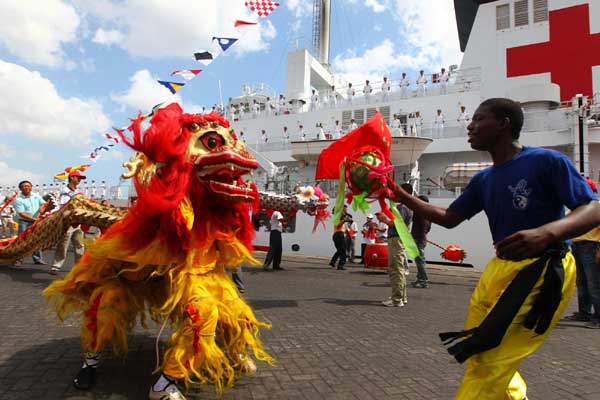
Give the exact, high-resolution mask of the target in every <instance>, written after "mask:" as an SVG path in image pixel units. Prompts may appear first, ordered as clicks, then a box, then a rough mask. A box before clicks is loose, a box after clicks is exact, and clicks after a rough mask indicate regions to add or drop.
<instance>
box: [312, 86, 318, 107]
mask: <svg viewBox="0 0 600 400" xmlns="http://www.w3.org/2000/svg"><path fill="white" fill-rule="evenodd" d="M318 106H319V95H318V94H317V91H316V90H315V89H313V90H312V95H311V96H310V111H316V110H317V108H318Z"/></svg>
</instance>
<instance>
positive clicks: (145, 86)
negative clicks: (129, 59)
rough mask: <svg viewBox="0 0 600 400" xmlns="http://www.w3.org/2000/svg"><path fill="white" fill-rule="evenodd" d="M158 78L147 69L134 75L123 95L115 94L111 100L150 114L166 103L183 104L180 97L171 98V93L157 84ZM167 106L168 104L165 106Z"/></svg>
mask: <svg viewBox="0 0 600 400" xmlns="http://www.w3.org/2000/svg"><path fill="white" fill-rule="evenodd" d="M156 80H157V78H156V77H153V76H152V75H151V74H150V71H148V70H147V69H142V70H139V71H137V72H136V73H134V74H133V76H132V77H131V78H129V81H130V82H131V86H129V88H128V89H127V91H125V92H124V93H121V94H113V95H111V98H112V99H113V100H114V101H116V102H117V103H119V104H121V105H122V106H123V107H131V108H133V109H134V110H135V111H136V112H142V113H146V112H149V111H150V110H151V109H152V107H154V106H155V105H156V104H158V103H161V102H163V101H165V100H166V99H168V100H167V102H168V103H173V102H176V103H181V99H180V98H179V96H178V95H174V96H172V97H169V91H168V89H167V88H165V87H164V86H162V85H159V84H158V82H156ZM165 105H166V104H165Z"/></svg>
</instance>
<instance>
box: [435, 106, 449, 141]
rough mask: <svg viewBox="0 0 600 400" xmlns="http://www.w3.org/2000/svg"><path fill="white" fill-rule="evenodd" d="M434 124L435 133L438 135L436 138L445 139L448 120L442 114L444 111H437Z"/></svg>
mask: <svg viewBox="0 0 600 400" xmlns="http://www.w3.org/2000/svg"><path fill="white" fill-rule="evenodd" d="M433 122H434V125H435V133H436V135H437V136H436V137H438V138H441V137H444V124H445V123H446V119H445V117H444V114H443V113H442V110H440V109H438V110H437V114H436V115H435V119H434V121H433Z"/></svg>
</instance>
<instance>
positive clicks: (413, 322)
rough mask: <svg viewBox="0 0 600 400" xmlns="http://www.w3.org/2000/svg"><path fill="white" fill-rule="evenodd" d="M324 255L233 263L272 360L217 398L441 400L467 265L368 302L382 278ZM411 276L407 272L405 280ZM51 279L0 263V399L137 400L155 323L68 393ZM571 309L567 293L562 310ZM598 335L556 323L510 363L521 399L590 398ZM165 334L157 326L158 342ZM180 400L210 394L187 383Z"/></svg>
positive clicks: (69, 354)
mask: <svg viewBox="0 0 600 400" xmlns="http://www.w3.org/2000/svg"><path fill="white" fill-rule="evenodd" d="M45 256H46V260H51V259H52V253H51V252H49V253H48V254H46V255H45ZM28 261H30V260H28ZM327 261H328V260H325V259H320V258H310V257H301V256H298V255H286V256H285V257H284V260H283V262H282V266H283V267H284V268H286V269H285V270H284V271H276V272H273V271H267V272H265V271H263V270H262V268H260V267H252V268H244V273H243V279H244V283H245V284H246V292H245V296H246V298H247V300H248V301H249V302H250V303H251V304H252V306H253V308H254V310H255V312H256V314H257V316H258V317H259V318H260V319H262V320H266V321H269V322H271V323H272V324H273V328H272V329H271V330H268V331H264V332H263V334H262V339H263V341H264V344H265V346H266V350H267V351H268V352H269V353H270V354H271V355H273V356H274V357H275V358H276V360H277V363H276V365H275V366H272V367H271V366H268V365H264V364H261V363H259V364H258V367H259V369H258V371H257V373H256V374H255V375H253V376H246V377H242V378H241V379H240V380H239V381H238V382H236V385H235V387H234V388H233V389H231V390H229V391H227V392H225V393H224V394H223V396H222V397H221V398H223V399H310V400H313V399H328V400H329V399H344V400H345V399H361V400H363V399H451V398H452V396H453V393H454V391H455V390H456V388H457V386H458V385H459V383H460V380H461V377H462V373H463V366H461V365H459V364H457V363H456V362H455V361H454V359H453V358H452V357H451V356H450V355H448V353H447V352H446V350H445V348H444V347H443V346H442V345H441V344H440V342H439V339H438V336H437V334H438V332H442V331H449V330H460V329H461V328H462V324H463V321H464V317H465V313H466V309H467V304H468V300H469V296H470V294H471V292H472V290H473V288H474V287H475V284H476V283H477V280H478V278H479V272H478V271H475V270H472V269H464V268H456V267H444V266H442V267H438V266H432V267H430V270H429V275H430V281H431V282H430V286H429V288H428V289H414V288H412V287H410V288H409V289H408V300H409V301H408V305H407V306H405V307H402V308H388V307H383V306H381V305H380V302H381V301H382V300H384V299H386V298H387V297H388V296H389V295H390V288H389V280H388V277H387V274H385V273H379V272H364V271H363V269H362V267H361V266H359V265H352V264H349V265H348V267H349V268H348V269H347V270H345V271H337V270H334V269H332V268H331V267H330V266H328V265H327ZM65 267H66V269H69V268H70V264H69V265H66V266H65ZM64 273H65V272H61V275H59V276H62V275H63V274H64ZM414 277H415V271H414V269H412V270H411V275H410V276H409V277H408V280H409V281H412V280H413V279H414ZM53 279H55V277H54V276H52V275H50V274H49V273H48V267H44V268H38V267H37V266H34V265H33V264H30V263H25V264H24V266H23V268H22V269H21V270H12V269H9V268H7V267H4V266H0V321H1V323H0V337H1V338H2V340H0V399H7V400H8V399H10V400H18V399H23V400H24V399H28V400H34V399H45V400H54V399H60V400H62V399H69V400H75V399H111V400H122V399H146V398H147V392H148V389H149V387H150V385H151V384H152V383H153V382H154V380H155V376H152V375H151V373H152V370H153V369H154V366H155V354H154V345H155V339H156V334H157V333H158V330H159V327H158V326H156V325H154V324H153V325H151V326H150V329H149V330H147V331H145V330H143V329H142V328H141V327H140V326H138V327H136V329H135V332H134V334H133V336H132V337H131V341H130V352H129V354H128V355H127V357H126V358H125V359H119V358H114V357H111V358H108V359H106V360H105V361H104V362H103V364H102V365H101V367H100V369H99V370H98V384H97V387H96V388H95V389H94V390H93V391H91V392H80V391H78V390H76V389H74V388H73V387H72V385H71V380H72V378H73V377H74V375H75V374H76V373H77V371H78V370H79V368H80V366H81V357H80V348H79V319H78V318H71V319H69V320H67V321H66V322H65V324H64V325H62V326H61V325H59V324H58V323H57V321H56V319H55V317H54V316H53V315H52V314H49V313H48V311H47V310H48V308H47V305H46V304H45V302H44V300H43V299H42V297H41V291H42V290H43V289H44V288H45V287H46V286H47V285H48V284H49V283H50V282H51V281H52V280H53ZM575 307H576V299H575V298H573V299H572V301H571V304H570V306H569V309H568V311H567V313H571V312H572V311H574V310H575ZM599 335H600V331H599V330H592V329H586V328H584V327H583V325H582V324H579V323H573V322H569V321H561V322H560V323H559V325H558V326H557V328H556V329H555V330H554V332H553V333H552V334H551V335H550V338H549V339H548V341H547V342H546V343H545V344H544V346H543V347H542V348H541V350H540V351H538V352H537V353H536V354H535V355H533V356H532V357H529V358H528V359H526V360H525V361H524V363H523V365H522V368H521V369H520V372H521V373H522V375H523V377H524V378H525V380H526V381H527V383H528V385H529V398H530V399H533V400H535V399H544V400H554V399H556V400H558V399H561V400H562V399H587V400H592V399H600V369H599V368H598V366H599V365H600V340H599V339H600V336H599ZM168 337H169V335H168V334H165V333H163V335H162V337H161V347H162V348H164V345H165V343H166V341H167V340H168ZM188 397H189V398H190V399H213V398H219V397H218V396H216V395H215V393H214V390H213V389H212V388H199V387H192V388H190V391H189V392H188Z"/></svg>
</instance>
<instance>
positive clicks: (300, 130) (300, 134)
mask: <svg viewBox="0 0 600 400" xmlns="http://www.w3.org/2000/svg"><path fill="white" fill-rule="evenodd" d="M298 137H299V138H300V140H302V141H303V142H304V141H305V140H306V132H304V126H302V125H300V126H299V127H298Z"/></svg>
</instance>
